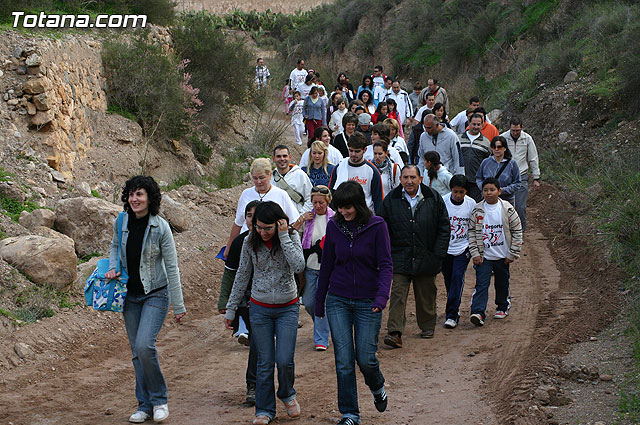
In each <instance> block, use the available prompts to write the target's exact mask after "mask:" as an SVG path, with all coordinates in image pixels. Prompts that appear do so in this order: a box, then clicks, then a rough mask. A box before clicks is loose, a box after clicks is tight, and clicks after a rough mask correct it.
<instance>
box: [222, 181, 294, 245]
mask: <svg viewBox="0 0 640 425" xmlns="http://www.w3.org/2000/svg"><path fill="white" fill-rule="evenodd" d="M260 200H262V201H273V202H275V203H276V204H278V205H280V207H282V210H283V211H284V213H285V214H286V215H287V217H289V223H293V222H294V221H296V220H297V219H298V217H300V213H299V212H298V209H297V208H296V205H295V204H294V203H293V201H292V200H291V198H290V197H289V194H288V193H287V192H285V191H284V190H282V189H280V188H279V187H277V186H275V185H273V184H272V185H271V189H269V191H268V192H267V193H266V194H264V195H263V196H262V198H260V194H259V193H258V191H256V188H255V186H252V187H250V188H248V189H245V190H243V191H242V195H240V199H238V207H237V209H236V219H235V221H234V223H235V224H236V225H238V226H242V229H241V230H240V232H241V233H242V232H244V231H245V230H248V227H247V220H245V218H244V209H245V208H246V206H247V204H248V203H249V202H251V201H260Z"/></svg>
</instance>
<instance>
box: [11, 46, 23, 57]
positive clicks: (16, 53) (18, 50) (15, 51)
mask: <svg viewBox="0 0 640 425" xmlns="http://www.w3.org/2000/svg"><path fill="white" fill-rule="evenodd" d="M23 52H24V50H22V47H16V48H14V49H13V57H14V58H16V59H20V57H21V56H22V53H23Z"/></svg>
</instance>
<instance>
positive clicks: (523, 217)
mask: <svg viewBox="0 0 640 425" xmlns="http://www.w3.org/2000/svg"><path fill="white" fill-rule="evenodd" d="M520 181H521V182H522V184H521V185H520V188H519V189H518V190H517V191H516V193H515V199H514V202H515V205H514V207H515V209H516V212H517V213H518V217H520V222H521V223H522V231H523V232H524V231H525V230H527V198H528V197H529V173H527V172H524V173H522V174H520Z"/></svg>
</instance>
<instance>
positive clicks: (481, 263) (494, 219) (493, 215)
mask: <svg viewBox="0 0 640 425" xmlns="http://www.w3.org/2000/svg"><path fill="white" fill-rule="evenodd" d="M501 193H502V190H501V189H500V182H499V181H498V179H496V178H494V177H489V178H487V179H485V180H484V182H483V183H482V196H483V197H484V201H481V202H478V203H477V204H476V206H475V208H474V209H473V212H472V213H471V224H470V226H469V252H470V254H471V258H472V259H473V268H474V269H476V288H475V290H474V291H473V296H472V298H471V318H470V319H471V323H473V324H474V325H476V326H482V325H484V321H485V319H486V314H485V310H486V309H487V302H488V298H489V285H490V284H491V274H492V273H493V274H494V275H495V278H494V285H495V289H496V306H497V307H496V314H495V315H494V316H493V318H494V319H504V318H506V317H507V316H508V315H509V307H510V306H511V301H510V296H509V264H511V263H513V261H514V260H515V259H517V258H519V257H520V249H521V248H522V224H521V223H520V217H518V213H517V212H516V209H515V208H514V207H513V206H512V205H511V204H510V203H509V202H507V201H505V200H503V199H500V194H501Z"/></svg>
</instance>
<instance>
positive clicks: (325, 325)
mask: <svg viewBox="0 0 640 425" xmlns="http://www.w3.org/2000/svg"><path fill="white" fill-rule="evenodd" d="M311 202H312V203H313V210H312V211H309V212H306V213H304V214H302V215H301V216H300V218H299V219H298V221H297V222H296V223H294V224H293V227H294V228H295V229H296V230H300V229H301V228H302V226H303V224H304V233H303V234H302V252H303V253H304V258H305V259H306V261H307V266H306V268H305V269H304V277H305V281H306V283H305V285H304V288H303V290H302V302H303V304H304V309H305V310H306V311H307V313H309V315H310V316H311V319H312V320H313V342H314V344H315V349H316V351H326V350H327V347H328V346H329V321H328V319H327V318H326V317H316V315H315V301H316V289H317V287H318V274H319V273H320V260H321V259H322V246H323V244H324V236H325V234H326V233H327V221H328V220H331V218H332V217H333V216H334V214H335V213H334V212H333V210H332V209H331V208H329V204H330V203H331V192H330V191H329V188H328V187H327V186H325V185H318V186H314V187H313V188H312V189H311Z"/></svg>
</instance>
